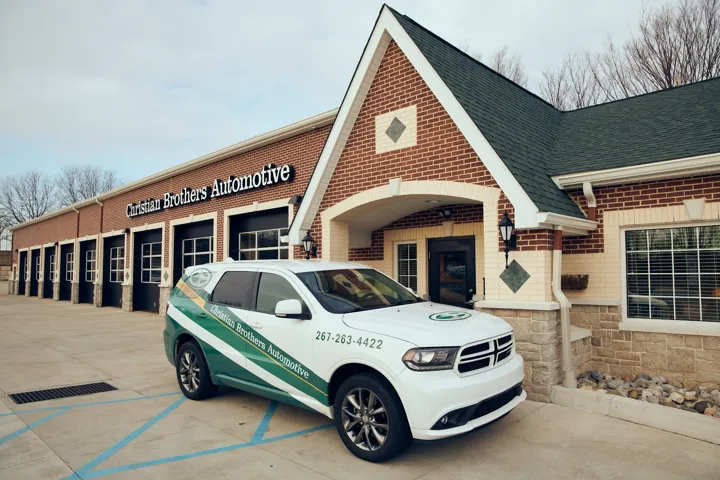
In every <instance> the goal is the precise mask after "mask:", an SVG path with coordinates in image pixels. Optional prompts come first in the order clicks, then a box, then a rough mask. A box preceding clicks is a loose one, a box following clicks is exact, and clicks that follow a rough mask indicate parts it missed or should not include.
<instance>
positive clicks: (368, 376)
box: [334, 373, 412, 462]
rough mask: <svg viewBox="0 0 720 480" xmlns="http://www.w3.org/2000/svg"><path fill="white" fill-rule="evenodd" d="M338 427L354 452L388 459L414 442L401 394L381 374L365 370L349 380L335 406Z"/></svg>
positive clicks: (372, 458) (371, 458) (369, 458)
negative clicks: (398, 394) (399, 396)
mask: <svg viewBox="0 0 720 480" xmlns="http://www.w3.org/2000/svg"><path fill="white" fill-rule="evenodd" d="M334 413H335V415H334V417H335V427H336V428H337V431H338V434H339V435H340V438H341V439H342V441H343V443H344V444H345V446H346V447H347V449H348V450H350V451H351V452H352V453H353V455H355V456H356V457H359V458H361V459H363V460H367V461H370V462H384V461H385V460H389V459H390V458H392V457H394V456H396V455H398V454H400V453H401V452H402V451H403V450H405V449H406V448H407V447H408V446H409V445H410V443H411V442H412V437H411V435H410V427H409V426H408V422H407V417H406V416H405V410H404V409H403V406H402V403H401V402H400V398H398V396H397V394H396V393H395V391H394V390H393V388H392V387H391V386H390V385H389V384H388V383H387V381H386V380H385V379H384V378H382V377H381V376H380V375H378V374H375V373H361V374H358V375H353V376H352V377H350V378H348V379H347V380H345V381H344V382H343V383H342V385H340V388H339V389H338V392H337V396H336V397H335V406H334Z"/></svg>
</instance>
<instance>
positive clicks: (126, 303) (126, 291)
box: [121, 285, 133, 312]
mask: <svg viewBox="0 0 720 480" xmlns="http://www.w3.org/2000/svg"><path fill="white" fill-rule="evenodd" d="M122 289H123V291H122V307H121V308H122V309H123V310H125V311H126V312H132V309H133V304H132V291H133V287H132V285H123V287H122Z"/></svg>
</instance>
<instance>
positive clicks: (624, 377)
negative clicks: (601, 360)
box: [622, 373, 635, 382]
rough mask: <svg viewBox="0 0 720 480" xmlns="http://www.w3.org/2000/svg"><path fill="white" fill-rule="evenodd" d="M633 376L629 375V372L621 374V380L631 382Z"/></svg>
mask: <svg viewBox="0 0 720 480" xmlns="http://www.w3.org/2000/svg"><path fill="white" fill-rule="evenodd" d="M634 378H635V377H634V376H632V375H630V374H629V373H626V374H625V375H623V376H622V379H623V381H625V382H632V381H633V379H634Z"/></svg>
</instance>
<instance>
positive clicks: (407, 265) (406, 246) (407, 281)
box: [397, 242, 417, 293]
mask: <svg viewBox="0 0 720 480" xmlns="http://www.w3.org/2000/svg"><path fill="white" fill-rule="evenodd" d="M397 280H398V282H399V283H400V284H401V285H404V286H406V287H408V288H412V291H413V292H416V293H417V243H414V242H413V243H399V244H398V246H397Z"/></svg>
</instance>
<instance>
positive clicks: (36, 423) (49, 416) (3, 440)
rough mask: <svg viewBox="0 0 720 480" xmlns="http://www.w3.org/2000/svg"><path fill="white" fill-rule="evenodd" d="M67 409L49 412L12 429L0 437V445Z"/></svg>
mask: <svg viewBox="0 0 720 480" xmlns="http://www.w3.org/2000/svg"><path fill="white" fill-rule="evenodd" d="M68 410H70V409H69V408H63V409H62V410H58V411H57V412H55V413H51V414H50V415H46V416H44V417H43V418H41V419H39V420H35V421H34V422H32V423H31V424H29V425H26V426H24V427H23V428H21V429H19V430H16V431H14V432H13V433H11V434H10V435H6V436H4V437H3V438H0V445H3V444H4V443H6V442H8V441H10V440H12V439H13V438H15V437H17V436H20V435H22V434H23V433H25V432H28V431H30V430H32V429H33V428H35V427H37V426H38V425H42V424H43V423H45V422H47V421H48V420H52V419H53V418H55V417H57V416H59V415H62V414H63V413H65V412H67V411H68Z"/></svg>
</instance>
